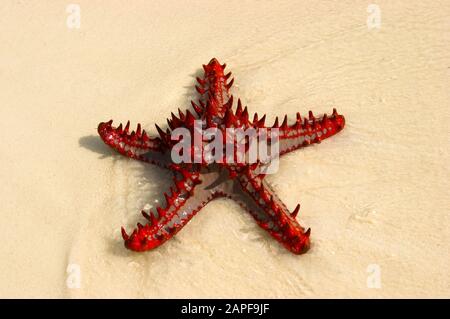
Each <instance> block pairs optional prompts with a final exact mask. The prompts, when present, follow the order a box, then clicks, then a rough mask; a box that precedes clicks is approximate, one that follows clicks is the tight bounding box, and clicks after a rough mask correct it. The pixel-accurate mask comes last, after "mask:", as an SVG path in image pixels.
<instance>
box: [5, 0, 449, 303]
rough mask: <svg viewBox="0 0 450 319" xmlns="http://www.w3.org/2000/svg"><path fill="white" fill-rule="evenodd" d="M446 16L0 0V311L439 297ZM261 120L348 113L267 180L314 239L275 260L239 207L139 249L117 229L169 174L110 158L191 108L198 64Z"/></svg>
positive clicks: (429, 11)
mask: <svg viewBox="0 0 450 319" xmlns="http://www.w3.org/2000/svg"><path fill="white" fill-rule="evenodd" d="M449 15H450V2H449V1H434V2H430V3H428V2H427V3H424V2H422V1H416V0H413V1H385V0H383V1H377V2H376V3H374V4H372V2H365V1H356V0H354V1H339V2H337V1H303V0H302V1H292V0H291V1H285V0H279V1H256V0H255V1H235V0H232V1H226V2H222V1H207V0H201V1H189V2H183V1H175V0H169V1H167V0H165V1H159V0H158V1H132V2H131V3H129V2H126V3H125V1H108V2H107V3H106V2H101V1H87V0H76V2H73V3H71V2H67V1H2V3H1V4H0V20H1V21H2V22H1V26H2V30H1V31H0V40H1V41H0V87H1V90H0V118H1V122H2V124H1V125H0V141H1V146H2V147H1V150H0V154H1V165H0V176H1V180H2V183H1V186H0V201H1V205H0V214H1V218H2V222H1V223H0V240H1V242H2V245H0V260H1V261H0V297H2V298H10V297H19V298H22V297H31V298H35V297H50V298H58V297H62V298H85V297H94V298H103V297H113V298H116V297H137V298H161V297H162V298H171V297H172V298H185V297H186V298H194V297H198V298H206V297H242V298H251V297H259V298H279V297H289V298H313V297H326V298H329V297H356V298H379V297H382V298H383V297H394V298H402V297H446V298H449V297H450V279H449V278H450V277H449V274H448V271H449V269H450V230H449V222H450V211H449V208H450V197H449V188H450V182H449V181H450V169H449V160H450V152H449V147H450V129H449V122H450V94H449V92H450V91H449V87H450V20H449ZM213 57H216V58H217V59H219V61H220V62H222V63H227V68H229V70H231V71H232V72H233V75H234V77H235V85H234V86H233V89H232V93H233V95H234V96H235V97H240V98H241V100H242V101H243V103H244V104H245V105H247V106H248V108H249V109H250V110H251V112H252V114H253V112H258V113H259V114H267V119H268V122H270V123H272V122H273V120H274V119H275V117H276V116H277V115H278V116H283V115H284V114H287V115H288V117H289V119H290V120H294V119H295V114H296V112H301V113H302V114H306V113H307V112H308V110H313V111H314V112H315V113H324V112H327V113H329V112H331V111H332V109H333V107H336V108H337V109H338V111H339V112H340V113H342V114H344V115H345V118H346V127H345V129H344V130H343V131H342V132H341V133H339V134H338V135H336V136H335V137H333V138H330V139H328V140H326V141H324V142H323V143H321V144H320V145H314V146H311V147H308V148H304V149H300V150H298V151H295V152H292V153H290V154H287V155H286V156H284V157H283V158H282V159H281V162H280V167H279V171H278V172H277V173H276V174H273V175H270V176H268V177H267V179H268V181H269V183H270V184H271V186H272V187H273V188H274V190H275V191H276V192H277V194H278V195H279V196H280V198H281V199H282V200H283V201H284V202H285V203H286V205H287V207H288V208H289V209H293V208H294V207H295V206H296V205H297V203H301V210H300V213H299V216H298V217H297V218H298V220H299V221H301V223H302V225H305V226H307V227H311V229H312V235H311V243H312V244H311V249H310V251H309V252H308V253H306V254H304V255H300V256H298V255H294V254H291V253H290V252H288V251H287V250H285V249H284V248H283V247H282V246H280V245H279V243H277V242H276V241H275V240H273V239H272V238H271V237H270V236H269V235H268V234H267V233H266V232H264V231H263V230H261V229H260V228H259V227H258V225H257V224H256V223H255V222H254V221H253V219H252V217H251V216H250V215H249V214H248V213H247V212H246V211H245V210H243V209H242V208H240V207H239V206H238V205H237V204H236V203H235V202H233V201H231V200H228V199H218V200H215V201H213V202H211V203H209V204H208V205H207V206H206V207H204V208H203V209H202V210H201V211H200V212H199V213H198V215H197V216H196V217H195V218H193V219H192V221H191V222H190V223H189V224H188V225H187V226H186V227H185V228H184V229H183V230H182V231H181V232H180V233H179V234H177V235H176V237H175V238H174V239H172V240H170V241H169V242H167V243H166V244H164V245H163V246H161V247H159V248H158V249H155V250H153V251H149V252H145V253H135V252H132V251H129V250H127V249H125V247H124V245H123V240H122V237H121V234H120V227H121V226H125V227H127V229H131V228H132V226H133V225H136V222H138V221H142V217H141V216H140V211H141V209H142V208H143V207H153V206H156V205H157V204H158V203H159V202H161V201H162V200H163V192H164V191H166V190H167V189H168V188H169V187H170V185H171V183H172V182H171V175H170V173H169V172H168V171H164V170H162V169H160V168H157V167H155V166H151V165H148V164H145V163H142V162H137V161H133V160H129V159H127V158H125V157H123V156H120V155H118V154H116V153H115V152H114V151H113V150H111V149H110V148H108V147H107V146H106V145H104V144H103V142H102V141H101V139H100V138H99V137H98V134H97V125H98V123H99V122H101V121H107V120H109V119H114V120H115V121H117V122H126V121H127V120H130V121H131V123H132V125H134V126H135V125H136V124H137V123H138V122H140V123H141V124H142V125H143V127H144V128H145V129H146V131H148V132H149V133H151V134H156V129H155V126H154V124H155V123H156V124H159V125H161V126H163V127H166V118H167V117H168V116H169V115H170V112H172V111H175V110H177V108H178V107H180V108H182V109H186V108H190V100H191V99H193V98H195V97H196V94H195V91H194V90H193V86H194V84H195V76H196V75H198V74H200V73H201V70H202V69H201V66H202V64H205V63H207V62H208V61H209V60H210V59H211V58H213Z"/></svg>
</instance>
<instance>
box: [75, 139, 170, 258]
mask: <svg viewBox="0 0 450 319" xmlns="http://www.w3.org/2000/svg"><path fill="white" fill-rule="evenodd" d="M78 143H79V145H80V147H82V148H85V149H87V150H89V151H92V152H94V153H96V154H99V155H100V157H99V159H105V158H109V157H112V158H113V160H114V161H130V159H128V158H126V157H123V156H122V155H120V154H118V153H117V152H115V151H114V150H113V149H111V148H110V147H108V146H107V145H105V144H104V143H103V141H102V140H101V138H100V137H99V136H96V135H87V136H83V137H81V138H80V139H79V140H78ZM138 163H141V165H137V166H134V167H131V168H130V170H129V171H131V172H133V176H134V177H135V178H137V179H139V180H144V181H151V183H152V184H153V183H157V187H155V188H153V189H152V190H150V191H149V190H143V189H142V188H141V189H139V187H142V185H143V184H148V183H142V184H141V186H139V184H138V185H137V186H136V187H137V188H138V190H137V192H139V193H142V197H141V196H139V197H140V198H145V199H144V201H143V202H144V204H143V205H142V207H137V208H136V209H137V212H139V211H140V210H141V209H143V208H144V206H145V204H153V206H156V205H158V203H161V202H163V201H164V196H163V193H162V192H160V190H161V189H164V190H168V189H169V187H170V186H171V185H172V181H171V175H170V173H169V172H168V171H167V170H164V169H162V168H159V167H156V166H154V165H148V164H147V163H143V162H138ZM138 206H139V205H138ZM127 215H128V214H127ZM129 216H130V217H129V218H127V219H128V223H129V224H131V225H135V224H136V223H137V222H141V223H145V219H144V217H142V216H141V214H136V212H135V211H133V212H130V214H129ZM120 226H121V225H118V226H117V227H119V228H118V229H120ZM105 240H106V241H107V246H108V251H109V253H111V254H113V255H118V256H130V255H132V254H133V253H134V252H131V251H129V250H127V249H124V246H123V241H122V240H121V239H120V240H113V239H111V238H109V237H108V238H105Z"/></svg>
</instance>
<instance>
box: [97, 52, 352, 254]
mask: <svg viewBox="0 0 450 319" xmlns="http://www.w3.org/2000/svg"><path fill="white" fill-rule="evenodd" d="M203 69H204V76H203V78H197V81H198V83H199V85H198V86H196V90H197V91H198V92H199V93H200V98H199V101H198V103H194V102H191V103H192V107H193V108H194V110H195V113H196V115H194V114H193V113H191V112H190V111H189V110H186V111H185V112H184V113H183V112H182V111H180V109H178V111H179V115H178V117H177V116H176V115H175V114H173V113H172V114H171V118H170V119H168V120H167V122H168V125H169V128H168V129H167V130H166V131H163V130H162V129H161V128H160V127H159V126H158V125H156V128H157V130H158V133H159V136H158V137H151V136H149V135H148V134H147V133H146V132H145V130H142V129H141V125H140V124H138V125H137V129H136V131H132V132H130V131H129V128H130V122H129V121H128V123H127V124H126V125H125V126H124V127H122V124H120V125H119V126H118V127H114V126H112V120H110V121H109V122H102V123H100V124H99V126H98V133H99V134H100V136H101V138H102V139H103V141H104V142H105V143H106V144H107V145H109V146H110V147H112V148H114V149H115V150H117V151H118V152H119V153H121V154H123V155H125V156H127V157H130V158H134V159H137V160H141V161H144V162H148V163H151V164H156V165H158V166H161V167H164V168H168V169H170V170H171V171H172V172H173V174H174V187H171V189H170V192H169V193H168V194H167V193H164V196H165V198H166V205H165V207H157V208H156V212H153V213H152V212H150V213H147V212H145V211H142V214H143V215H144V217H145V218H146V219H147V220H148V222H147V223H146V225H142V224H140V223H138V224H137V228H136V229H134V231H133V232H132V233H131V235H128V234H127V233H126V231H125V230H124V228H122V236H123V238H124V240H125V246H126V247H127V248H129V249H131V250H134V251H145V250H149V249H153V248H155V247H158V246H159V245H161V244H163V243H164V242H166V241H167V240H168V239H170V238H171V237H172V236H174V235H175V234H176V233H177V232H178V231H179V230H181V229H182V228H183V227H184V226H185V225H186V224H187V223H188V222H189V220H190V219H191V218H192V217H193V216H194V215H195V214H196V213H197V212H198V211H199V210H200V209H201V208H202V207H203V206H205V205H206V204H207V203H208V202H209V201H210V200H212V199H214V198H217V197H223V196H225V197H228V198H231V199H234V200H236V201H237V202H238V203H239V204H240V205H241V206H243V207H245V208H246V209H247V210H248V211H249V212H250V214H251V215H252V216H253V218H254V219H255V220H256V222H257V223H258V225H259V226H261V227H262V228H263V229H265V230H267V231H268V232H269V233H270V235H271V236H272V237H274V238H275V239H276V240H278V241H279V242H280V243H281V244H283V245H284V246H285V247H286V248H287V249H288V250H290V251H291V252H293V253H295V254H301V253H304V252H306V251H307V250H308V248H309V245H310V240H309V237H310V229H308V230H306V231H305V228H303V227H302V226H300V224H299V223H298V222H297V220H296V216H297V213H298V211H299V208H300V205H297V207H296V208H295V209H294V210H293V212H290V211H289V210H288V208H287V207H286V205H285V204H284V203H283V202H282V201H281V200H280V199H279V198H278V196H277V195H276V194H275V193H274V191H273V190H272V189H271V187H270V186H269V185H268V184H267V182H266V180H265V179H264V177H265V174H261V170H258V169H259V168H260V167H259V166H260V165H262V164H261V163H260V162H256V163H248V164H245V165H233V164H227V163H209V164H208V163H207V162H205V161H204V160H202V162H201V163H180V164H175V163H173V161H172V159H171V149H172V147H173V146H174V144H175V143H176V141H173V140H172V139H171V136H170V133H171V132H172V131H173V130H174V129H176V128H179V127H184V128H187V129H189V130H191V131H192V129H193V125H194V124H193V123H194V121H195V120H196V119H201V120H203V121H204V122H205V126H206V127H207V128H208V127H216V128H218V129H220V130H224V129H225V128H230V127H235V128H249V127H253V128H254V129H256V130H259V129H262V128H270V126H265V124H264V122H265V117H266V116H265V115H264V116H263V117H262V118H259V117H258V114H255V115H254V118H253V120H249V113H248V110H247V107H245V108H243V107H242V104H241V102H240V100H239V101H238V103H237V107H236V110H235V111H233V109H232V108H233V96H232V95H231V94H230V88H231V86H232V84H233V81H234V79H231V80H229V78H230V76H231V72H229V73H228V74H225V72H224V70H225V64H223V65H221V64H220V63H219V62H218V61H217V59H215V58H213V59H212V60H211V61H210V62H209V63H208V64H207V65H203ZM344 125H345V119H344V117H343V116H342V115H339V114H338V113H337V112H336V109H333V113H332V114H331V115H328V116H327V115H326V114H324V115H323V116H319V117H315V116H314V115H313V113H312V112H311V111H309V115H308V117H305V118H303V119H302V117H301V116H300V114H299V113H297V119H296V121H295V123H293V124H291V125H288V122H287V116H285V117H284V120H283V122H282V124H281V125H279V123H278V117H277V118H276V119H275V123H274V124H273V126H271V127H272V128H278V129H279V134H280V135H279V153H280V155H283V154H286V153H288V152H291V151H293V150H295V149H298V148H300V147H303V146H307V145H310V144H313V143H320V141H321V140H323V139H325V138H328V137H330V136H332V135H334V134H336V133H337V132H339V131H341V130H342V129H343V127H344ZM218 181H219V182H218Z"/></svg>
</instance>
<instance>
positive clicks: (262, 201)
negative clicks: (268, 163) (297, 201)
mask: <svg viewBox="0 0 450 319" xmlns="http://www.w3.org/2000/svg"><path fill="white" fill-rule="evenodd" d="M236 179H237V183H235V188H238V189H235V190H234V191H233V192H230V193H229V194H226V195H227V196H228V197H231V198H233V199H234V200H236V201H237V202H238V203H239V204H240V205H241V206H243V207H244V208H246V209H247V210H248V211H249V212H250V214H251V215H252V216H253V218H254V219H255V220H256V222H257V223H258V225H259V226H260V227H262V228H263V229H265V230H266V231H268V232H269V234H270V235H271V236H272V237H273V238H275V239H276V240H277V241H279V242H280V243H281V244H282V245H283V246H284V247H286V248H287V249H288V250H289V251H291V252H293V253H295V254H302V253H305V252H306V251H307V250H308V249H309V235H310V229H308V230H306V231H305V229H304V228H303V227H302V226H300V224H299V223H298V222H297V220H296V215H297V213H298V211H299V208H300V205H297V207H296V209H295V210H294V211H293V212H292V213H291V212H290V211H289V210H288V208H287V207H286V205H285V204H284V203H283V202H282V201H281V200H280V199H279V198H278V196H277V195H276V194H275V192H274V191H273V190H272V189H271V188H270V186H269V185H268V184H267V183H266V182H265V180H264V179H263V178H261V177H259V176H257V175H254V174H253V173H252V172H251V170H247V172H245V173H244V174H240V175H239V176H238V177H237V178H236Z"/></svg>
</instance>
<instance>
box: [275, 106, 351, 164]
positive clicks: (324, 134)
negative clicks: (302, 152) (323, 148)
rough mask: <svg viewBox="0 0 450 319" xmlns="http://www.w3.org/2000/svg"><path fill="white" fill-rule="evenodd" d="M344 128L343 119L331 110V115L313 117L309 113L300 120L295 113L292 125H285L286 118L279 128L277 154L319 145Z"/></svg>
mask: <svg viewBox="0 0 450 319" xmlns="http://www.w3.org/2000/svg"><path fill="white" fill-rule="evenodd" d="M344 126H345V118H344V117H343V116H342V115H339V114H338V113H337V112H336V109H334V110H333V113H332V114H331V115H327V114H324V115H323V116H319V117H315V116H314V115H313V113H312V112H311V111H310V112H309V117H308V118H306V117H305V118H304V119H303V121H302V118H301V116H300V113H297V120H296V122H295V123H294V124H293V125H290V126H288V125H287V117H285V120H284V121H283V124H281V125H280V126H278V128H279V154H280V155H283V154H286V153H289V152H291V151H293V150H296V149H298V148H301V147H304V146H308V145H311V144H314V143H320V142H321V141H322V140H324V139H326V138H328V137H331V136H333V135H335V134H336V133H338V132H340V131H341V130H342V129H343V128H344Z"/></svg>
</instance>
